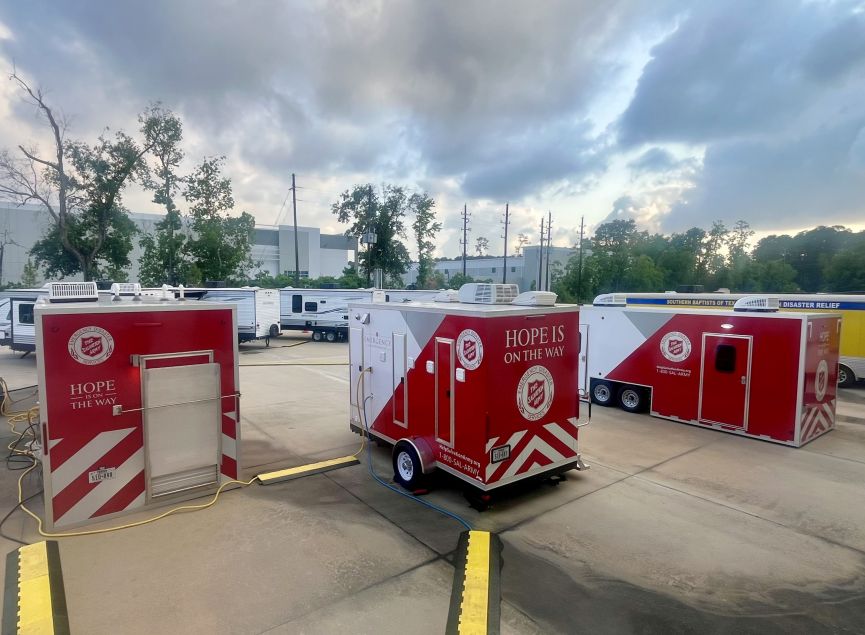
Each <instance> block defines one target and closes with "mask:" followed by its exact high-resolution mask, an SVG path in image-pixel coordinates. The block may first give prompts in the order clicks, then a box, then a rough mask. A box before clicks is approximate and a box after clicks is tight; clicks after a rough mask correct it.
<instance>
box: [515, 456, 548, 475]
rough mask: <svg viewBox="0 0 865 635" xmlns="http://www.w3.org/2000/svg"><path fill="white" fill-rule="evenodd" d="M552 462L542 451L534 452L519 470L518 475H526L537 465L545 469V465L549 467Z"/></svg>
mask: <svg viewBox="0 0 865 635" xmlns="http://www.w3.org/2000/svg"><path fill="white" fill-rule="evenodd" d="M552 462H553V460H552V459H551V458H550V457H548V456H547V455H545V454H543V453H542V452H541V451H540V450H532V453H531V454H529V456H528V458H527V459H526V460H525V461H523V464H522V465H521V466H520V467H519V469H518V470H517V474H525V473H526V472H528V471H529V470H530V469H532V468H533V467H534V466H535V465H538V466H540V467H543V466H545V465H549V464H550V463H552Z"/></svg>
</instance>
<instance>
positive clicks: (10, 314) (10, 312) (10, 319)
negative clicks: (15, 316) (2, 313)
mask: <svg viewBox="0 0 865 635" xmlns="http://www.w3.org/2000/svg"><path fill="white" fill-rule="evenodd" d="M6 321H7V322H11V321H12V307H11V306H10V307H9V310H8V311H6Z"/></svg>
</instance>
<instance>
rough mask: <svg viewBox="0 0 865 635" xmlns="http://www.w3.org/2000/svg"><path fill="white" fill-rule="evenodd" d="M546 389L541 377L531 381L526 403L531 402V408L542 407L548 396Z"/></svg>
mask: <svg viewBox="0 0 865 635" xmlns="http://www.w3.org/2000/svg"><path fill="white" fill-rule="evenodd" d="M546 394H547V392H546V390H545V389H544V380H543V379H539V380H538V381H530V382H529V395H528V397H527V398H526V403H528V404H529V407H530V408H540V406H541V404H543V403H544V398H545V397H546Z"/></svg>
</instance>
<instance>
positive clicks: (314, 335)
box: [312, 331, 321, 342]
mask: <svg viewBox="0 0 865 635" xmlns="http://www.w3.org/2000/svg"><path fill="white" fill-rule="evenodd" d="M312 339H313V340H315V341H316V342H320V341H321V331H313V332H312Z"/></svg>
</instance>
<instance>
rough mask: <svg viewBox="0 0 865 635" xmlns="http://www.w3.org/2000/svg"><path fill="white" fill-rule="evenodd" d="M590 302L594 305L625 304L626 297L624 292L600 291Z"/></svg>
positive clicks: (626, 301) (626, 302)
mask: <svg viewBox="0 0 865 635" xmlns="http://www.w3.org/2000/svg"><path fill="white" fill-rule="evenodd" d="M592 304H593V305H594V306H626V305H627V304H628V297H627V296H626V295H625V294H624V293H602V294H601V295H599V296H598V297H596V298H595V299H594V300H593V301H592Z"/></svg>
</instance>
